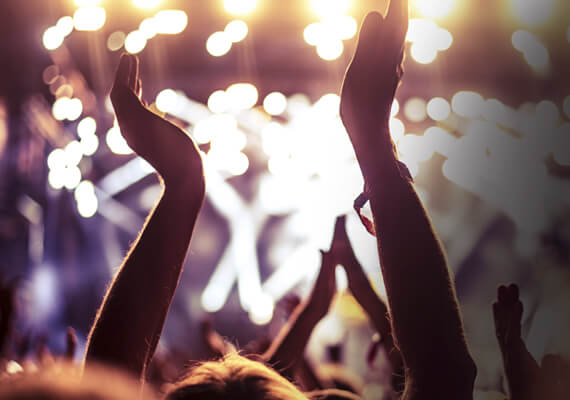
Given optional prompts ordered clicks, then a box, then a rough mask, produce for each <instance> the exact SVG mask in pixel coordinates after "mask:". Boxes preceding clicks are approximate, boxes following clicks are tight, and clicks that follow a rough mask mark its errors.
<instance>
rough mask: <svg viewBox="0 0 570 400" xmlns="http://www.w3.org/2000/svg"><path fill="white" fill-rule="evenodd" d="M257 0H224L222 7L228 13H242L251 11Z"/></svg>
mask: <svg viewBox="0 0 570 400" xmlns="http://www.w3.org/2000/svg"><path fill="white" fill-rule="evenodd" d="M256 6H257V0H224V8H225V9H226V11H227V12H229V13H230V14H237V15H243V14H248V13H250V12H252V11H253V10H254V9H255V7H256Z"/></svg>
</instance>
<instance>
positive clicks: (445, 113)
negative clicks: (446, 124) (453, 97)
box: [427, 97, 451, 121]
mask: <svg viewBox="0 0 570 400" xmlns="http://www.w3.org/2000/svg"><path fill="white" fill-rule="evenodd" d="M427 113H428V115H429V117H430V118H431V119H433V120H434V121H443V120H445V119H447V117H449V114H450V113H451V106H450V105H449V103H448V102H447V100H445V99H444V98H442V97H434V98H433V99H431V100H430V101H429V102H428V104H427Z"/></svg>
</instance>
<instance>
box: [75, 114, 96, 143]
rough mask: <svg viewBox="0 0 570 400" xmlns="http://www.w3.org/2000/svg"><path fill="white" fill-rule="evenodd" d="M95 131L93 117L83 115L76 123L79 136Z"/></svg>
mask: <svg viewBox="0 0 570 400" xmlns="http://www.w3.org/2000/svg"><path fill="white" fill-rule="evenodd" d="M96 131H97V122H96V121H95V119H94V118H93V117H85V118H83V119H82V120H81V121H79V123H78V124H77V135H78V136H79V137H80V138H84V137H86V136H91V135H94V134H95V132H96Z"/></svg>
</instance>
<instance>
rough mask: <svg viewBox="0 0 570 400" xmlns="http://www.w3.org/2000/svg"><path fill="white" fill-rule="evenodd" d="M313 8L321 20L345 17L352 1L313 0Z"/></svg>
mask: <svg viewBox="0 0 570 400" xmlns="http://www.w3.org/2000/svg"><path fill="white" fill-rule="evenodd" d="M311 7H312V9H313V11H314V12H315V14H317V15H318V16H319V17H320V18H323V19H325V18H328V17H333V16H338V15H344V14H346V13H347V11H348V9H349V8H350V0H311Z"/></svg>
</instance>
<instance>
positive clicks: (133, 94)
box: [111, 54, 204, 192]
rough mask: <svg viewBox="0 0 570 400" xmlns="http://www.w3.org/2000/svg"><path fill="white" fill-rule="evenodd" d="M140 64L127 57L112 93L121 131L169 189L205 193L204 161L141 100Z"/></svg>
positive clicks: (184, 137) (189, 142)
mask: <svg viewBox="0 0 570 400" xmlns="http://www.w3.org/2000/svg"><path fill="white" fill-rule="evenodd" d="M141 94H142V86H141V80H140V79H139V61H138V58H137V57H136V56H134V55H127V54H123V56H122V57H121V61H120V64H119V68H118V69H117V74H116V77H115V83H114V85H113V90H112V91H111V101H112V103H113V107H114V109H115V113H116V115H117V120H118V122H119V127H120V128H121V133H122V134H123V136H124V138H125V140H126V141H127V143H128V145H129V146H130V147H131V148H132V149H133V150H134V151H135V152H136V153H137V154H138V155H139V156H141V157H142V158H144V159H145V160H146V161H147V162H148V163H150V164H151V165H152V166H153V167H154V168H155V169H156V170H157V172H158V173H159V174H160V176H161V177H162V178H163V179H164V182H165V185H166V186H167V187H168V186H169V184H171V183H173V184H180V183H184V184H191V185H196V188H197V189H199V190H201V191H202V192H203V191H204V175H203V169H202V159H201V157H200V153H199V150H198V148H197V146H196V145H195V143H194V141H193V140H192V139H191V138H190V136H188V135H187V134H186V133H185V132H184V131H183V130H182V129H180V128H179V127H177V126H176V125H174V124H172V123H171V122H169V121H167V120H165V119H164V118H162V117H160V116H158V115H156V114H155V113H153V112H152V111H151V110H149V109H148V108H147V107H146V106H145V104H144V103H143V102H142V100H141Z"/></svg>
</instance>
